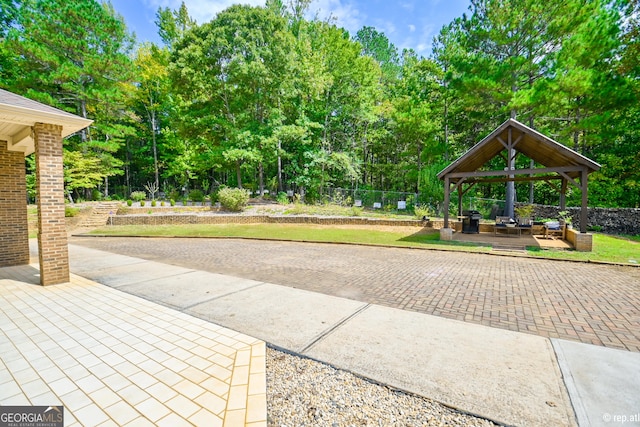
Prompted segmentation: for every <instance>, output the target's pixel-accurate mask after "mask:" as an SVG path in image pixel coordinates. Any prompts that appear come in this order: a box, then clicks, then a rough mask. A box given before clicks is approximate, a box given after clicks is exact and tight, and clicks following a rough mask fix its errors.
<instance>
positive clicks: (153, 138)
mask: <svg viewBox="0 0 640 427" xmlns="http://www.w3.org/2000/svg"><path fill="white" fill-rule="evenodd" d="M151 141H152V145H153V170H154V173H155V175H154V177H155V181H154V184H155V185H156V188H160V177H159V174H158V146H157V145H156V113H155V111H153V112H151Z"/></svg>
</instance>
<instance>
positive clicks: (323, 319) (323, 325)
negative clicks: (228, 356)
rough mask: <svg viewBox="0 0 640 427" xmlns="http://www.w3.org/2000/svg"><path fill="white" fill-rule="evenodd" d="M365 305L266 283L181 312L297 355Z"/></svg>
mask: <svg viewBox="0 0 640 427" xmlns="http://www.w3.org/2000/svg"><path fill="white" fill-rule="evenodd" d="M365 306H366V304H365V303H362V302H358V301H353V300H348V299H344V298H338V297H333V296H328V295H323V294H317V293H314V292H309V291H304V290H300V289H293V288H288V287H285V286H279V285H272V284H268V283H266V284H263V285H259V286H256V287H252V288H248V289H245V290H242V291H239V292H236V293H234V294H231V295H227V296H224V297H221V298H217V299H214V300H211V301H207V302H204V303H202V304H198V305H196V306H193V307H191V308H190V309H188V310H185V311H184V312H185V313H188V314H191V315H193V316H196V317H200V318H202V319H205V320H209V321H212V322H215V323H217V324H219V325H222V326H225V327H227V328H230V329H234V330H236V331H241V332H242V333H245V334H248V335H251V336H255V337H265V338H266V339H265V341H268V342H270V343H271V344H274V345H276V346H279V347H282V348H286V349H289V350H291V351H296V352H300V351H301V350H303V349H304V348H306V347H307V346H308V345H310V344H312V343H313V342H314V341H315V340H317V339H318V338H319V337H321V336H322V335H324V334H326V333H327V332H328V331H330V330H331V329H332V328H334V327H336V325H339V324H340V323H341V322H343V321H344V320H345V319H347V318H348V317H349V316H351V315H353V314H354V313H356V312H357V311H358V310H360V309H362V308H363V307H365Z"/></svg>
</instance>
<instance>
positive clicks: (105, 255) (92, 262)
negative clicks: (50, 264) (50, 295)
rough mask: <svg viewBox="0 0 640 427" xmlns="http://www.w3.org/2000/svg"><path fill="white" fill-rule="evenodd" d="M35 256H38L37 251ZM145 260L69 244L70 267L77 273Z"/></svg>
mask: <svg viewBox="0 0 640 427" xmlns="http://www.w3.org/2000/svg"><path fill="white" fill-rule="evenodd" d="M35 256H36V258H37V256H38V254H37V252H36V254H35ZM143 261H144V260H141V259H140V258H134V257H130V256H126V255H117V254H112V253H110V252H104V251H99V250H95V249H88V248H83V247H78V246H74V245H69V267H70V268H71V270H72V271H73V272H75V273H77V274H82V273H84V272H87V271H89V272H90V271H95V270H101V269H104V268H111V267H114V266H122V265H132V264H139V263H141V262H143Z"/></svg>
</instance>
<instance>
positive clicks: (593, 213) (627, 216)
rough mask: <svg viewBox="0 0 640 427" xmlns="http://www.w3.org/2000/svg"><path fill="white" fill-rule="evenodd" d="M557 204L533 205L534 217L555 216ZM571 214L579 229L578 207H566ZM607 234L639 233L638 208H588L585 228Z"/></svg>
mask: <svg viewBox="0 0 640 427" xmlns="http://www.w3.org/2000/svg"><path fill="white" fill-rule="evenodd" d="M560 210H561V209H560V208H558V207H557V206H543V205H534V213H533V216H534V217H535V218H557V217H558V212H560ZM565 210H566V211H568V212H569V213H570V214H571V217H572V220H573V227H574V228H577V229H580V208H576V207H571V208H566V209H565ZM594 228H595V229H596V230H598V231H602V232H604V233H609V234H631V235H637V234H640V209H637V208H635V209H634V208H618V209H614V208H588V209H587V229H594Z"/></svg>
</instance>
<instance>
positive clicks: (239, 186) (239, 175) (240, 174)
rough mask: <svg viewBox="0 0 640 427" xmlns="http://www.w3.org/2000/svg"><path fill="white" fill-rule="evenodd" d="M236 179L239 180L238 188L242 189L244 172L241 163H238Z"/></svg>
mask: <svg viewBox="0 0 640 427" xmlns="http://www.w3.org/2000/svg"><path fill="white" fill-rule="evenodd" d="M236 178H237V179H238V188H242V172H241V171H240V161H239V160H238V161H236Z"/></svg>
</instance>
